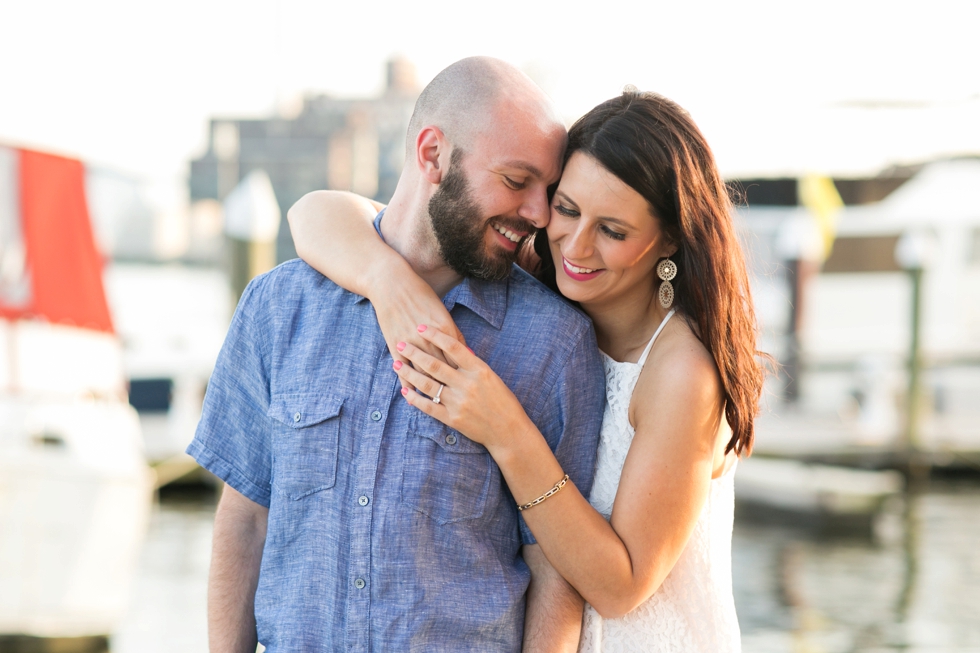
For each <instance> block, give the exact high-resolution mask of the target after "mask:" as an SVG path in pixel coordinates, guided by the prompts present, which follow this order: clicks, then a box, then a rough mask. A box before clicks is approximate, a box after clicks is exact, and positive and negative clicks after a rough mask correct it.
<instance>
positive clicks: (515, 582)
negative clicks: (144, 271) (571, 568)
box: [187, 216, 605, 653]
mask: <svg viewBox="0 0 980 653" xmlns="http://www.w3.org/2000/svg"><path fill="white" fill-rule="evenodd" d="M379 219H380V216H379ZM444 302H445V305H446V307H447V308H448V309H449V310H450V312H451V314H452V316H453V319H454V320H455V321H456V324H457V325H458V326H459V328H460V330H461V331H462V332H463V334H464V335H465V336H466V340H467V343H468V344H469V346H470V347H472V348H473V350H474V351H475V352H476V354H477V355H479V356H480V357H481V358H482V359H483V360H485V361H487V362H488V363H489V364H490V366H491V367H492V368H493V369H494V371H496V372H497V374H499V375H500V376H501V377H502V379H503V380H504V381H505V382H506V383H507V385H508V386H509V387H510V388H511V389H512V390H513V391H514V393H515V394H516V395H517V397H518V399H519V400H520V401H521V403H522V404H523V406H524V407H525V410H526V411H527V412H528V415H529V416H530V417H531V419H532V420H533V421H534V423H535V424H536V425H537V427H538V428H539V429H540V430H541V432H542V433H543V434H544V436H545V438H546V439H547V441H548V444H549V445H550V446H551V448H552V450H554V451H555V454H556V456H557V457H558V460H559V461H560V462H561V464H562V466H563V467H564V469H565V471H566V472H567V473H568V475H569V476H570V477H571V478H572V480H573V481H574V482H575V484H576V485H577V486H578V488H579V489H580V490H581V491H582V493H583V494H585V495H586V496H588V493H589V490H590V488H591V486H592V474H593V471H594V466H595V457H596V448H597V444H598V433H599V426H600V422H601V419H602V412H603V401H604V390H605V389H604V375H603V370H602V363H601V361H600V358H599V353H598V350H597V348H596V343H595V336H594V334H593V330H592V326H591V323H590V322H589V321H588V319H587V318H585V317H584V316H583V315H582V314H580V313H579V312H578V311H577V310H575V309H574V308H572V307H571V306H569V305H568V304H567V303H565V302H564V301H563V300H561V299H560V298H559V297H557V296H556V295H554V294H553V293H551V292H550V291H548V290H547V289H545V288H544V286H542V285H541V284H540V283H538V282H537V281H536V280H534V279H532V278H531V277H530V276H528V275H527V274H526V273H524V272H523V271H521V270H520V269H518V268H517V267H516V266H515V267H514V268H513V270H512V272H511V275H510V277H509V278H508V279H507V280H505V281H502V282H482V281H475V280H464V281H463V282H462V283H461V284H459V285H458V286H456V287H455V288H454V289H452V290H451V291H450V292H449V293H448V294H447V295H446V296H445V297H444ZM391 365H392V359H391V356H390V354H389V353H388V350H387V348H386V346H385V342H384V339H383V337H382V334H381V331H380V329H379V328H378V322H377V319H376V317H375V314H374V309H373V307H372V306H371V304H370V302H368V301H367V300H366V299H364V298H363V297H360V296H358V295H355V294H353V293H350V292H347V291H346V290H343V289H342V288H340V287H339V286H337V285H335V284H334V283H332V282H331V281H329V280H328V279H326V278H325V277H323V276H322V275H320V274H319V273H318V272H316V271H315V270H313V269H312V268H310V267H309V266H308V265H307V264H306V263H303V262H302V261H298V260H294V261H290V262H288V263H284V264H282V265H280V266H279V267H277V268H276V269H274V270H272V271H271V272H269V273H267V274H264V275H262V276H260V277H258V278H257V279H255V280H254V281H253V282H252V283H251V284H250V285H249V287H248V288H247V289H246V291H245V293H244V295H243V296H242V299H241V302H240V303H239V306H238V309H237V310H236V312H235V316H234V318H233V320H232V324H231V327H230V329H229V332H228V336H227V339H226V340H225V343H224V346H223V348H222V350H221V354H220V355H219V357H218V361H217V364H216V366H215V370H214V373H213V375H212V377H211V381H210V383H209V385H208V391H207V396H206V398H205V401H204V411H203V415H202V417H201V422H200V424H199V426H198V429H197V433H196V435H195V438H194V440H193V442H192V443H191V445H190V446H189V447H188V450H187V451H188V453H190V454H191V455H192V456H194V458H196V459H197V461H198V462H199V463H200V464H201V465H202V466H203V467H205V468H206V469H208V470H210V471H211V472H213V473H214V474H215V475H217V476H218V477H219V478H221V479H223V480H224V481H225V482H227V483H228V484H229V485H230V486H232V487H233V488H234V489H236V490H237V491H238V492H240V493H242V494H243V495H245V496H246V497H248V498H249V499H251V500H252V501H254V502H256V503H258V504H260V505H262V506H266V507H267V508H268V509H269V520H268V532H267V535H266V542H265V548H264V550H263V555H262V564H261V569H260V574H259V583H258V588H257V591H256V596H255V617H256V623H257V627H258V636H259V641H261V642H262V643H263V644H264V645H265V646H266V650H267V651H269V653H295V652H298V651H303V652H320V651H342V650H344V651H378V652H381V651H447V652H448V651H452V652H459V651H481V652H483V651H515V652H516V651H520V649H521V639H522V634H523V622H524V593H525V591H526V589H527V585H528V581H529V578H530V573H529V571H528V568H527V566H526V565H525V564H524V561H523V559H522V558H521V556H520V547H521V545H522V543H524V544H530V543H534V539H533V537H532V536H531V533H530V531H529V530H527V527H526V526H525V525H524V523H523V520H521V519H520V518H519V517H518V513H517V510H516V507H515V505H514V501H513V499H512V497H511V496H510V493H509V492H508V490H507V487H506V485H505V484H504V482H503V479H502V476H501V474H500V470H499V469H498V467H497V465H496V463H495V462H494V461H493V459H492V458H491V457H490V455H489V454H488V453H487V450H486V449H485V448H484V447H483V446H481V445H479V444H477V443H475V442H473V441H471V440H469V439H467V438H466V437H465V436H464V435H462V434H461V433H459V432H457V431H454V430H452V429H450V428H448V427H446V426H444V425H443V424H441V423H439V422H438V421H436V420H434V419H432V418H430V417H429V416H427V415H425V414H424V413H422V412H421V411H419V410H417V409H415V408H412V407H411V406H410V405H408V403H407V402H406V401H405V400H404V398H402V396H401V394H400V392H399V390H400V385H399V383H398V380H397V377H396V375H395V373H394V372H393V371H392V368H391ZM555 480H556V481H557V480H558V479H555ZM544 489H546V488H542V490H544Z"/></svg>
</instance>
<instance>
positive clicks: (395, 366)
mask: <svg viewBox="0 0 980 653" xmlns="http://www.w3.org/2000/svg"><path fill="white" fill-rule="evenodd" d="M391 366H392V367H394V368H395V371H396V372H397V371H398V370H400V369H401V368H402V362H401V361H395V362H394V363H392V365H391Z"/></svg>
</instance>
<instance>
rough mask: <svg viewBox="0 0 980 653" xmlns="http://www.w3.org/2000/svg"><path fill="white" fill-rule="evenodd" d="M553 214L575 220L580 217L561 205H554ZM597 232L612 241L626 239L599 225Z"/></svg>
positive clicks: (573, 210)
mask: <svg viewBox="0 0 980 653" xmlns="http://www.w3.org/2000/svg"><path fill="white" fill-rule="evenodd" d="M555 212H557V213H558V214H559V215H563V216H565V217H566V218H577V217H579V215H581V214H580V213H579V212H578V211H576V210H575V209H573V208H570V207H567V206H565V205H564V204H561V203H558V204H555ZM599 230H600V231H601V232H602V233H603V234H605V235H606V236H608V237H609V238H612V239H613V240H623V239H625V238H626V234H624V233H620V232H618V231H615V230H614V229H611V228H610V227H608V226H606V225H604V224H603V225H599Z"/></svg>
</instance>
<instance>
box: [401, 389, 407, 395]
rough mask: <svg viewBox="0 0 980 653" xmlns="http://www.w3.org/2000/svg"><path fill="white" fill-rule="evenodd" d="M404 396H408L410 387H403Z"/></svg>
mask: <svg viewBox="0 0 980 653" xmlns="http://www.w3.org/2000/svg"><path fill="white" fill-rule="evenodd" d="M402 396H403V397H407V396H408V388H402Z"/></svg>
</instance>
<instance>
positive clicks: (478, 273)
mask: <svg viewBox="0 0 980 653" xmlns="http://www.w3.org/2000/svg"><path fill="white" fill-rule="evenodd" d="M462 158H463V156H462V153H461V151H460V150H459V149H456V150H454V151H453V153H452V157H451V158H450V162H449V170H447V171H446V176H445V177H443V179H442V183H440V184H439V188H437V189H436V192H435V193H433V195H432V198H431V199H430V200H429V220H430V221H431V223H432V231H433V233H434V234H435V236H436V241H437V242H438V243H439V253H440V255H441V256H442V260H443V261H445V262H446V265H448V266H449V267H450V268H452V269H453V270H454V271H455V272H456V273H457V274H459V275H461V276H464V277H473V278H476V279H485V280H487V281H499V280H501V279H506V278H507V276H508V275H509V274H510V267H511V264H512V263H514V261H516V260H517V252H518V251H519V250H520V247H518V248H517V249H515V250H514V251H513V252H510V251H507V250H505V249H503V248H499V247H492V246H488V245H487V242H486V236H485V233H486V230H487V228H488V223H489V222H490V221H491V220H493V221H495V222H499V223H500V224H502V225H505V226H507V227H509V228H510V229H511V231H520V232H525V233H528V232H532V231H534V226H533V225H531V224H529V223H528V222H526V221H524V220H513V219H508V220H503V219H501V218H491V219H486V218H484V217H483V216H482V212H481V211H480V207H479V206H478V205H477V203H476V201H475V200H474V199H473V197H472V196H471V195H470V188H469V184H468V183H467V181H466V177H465V176H464V174H463V170H462V166H461V165H460V164H461V162H462ZM488 250H489V251H488Z"/></svg>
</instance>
